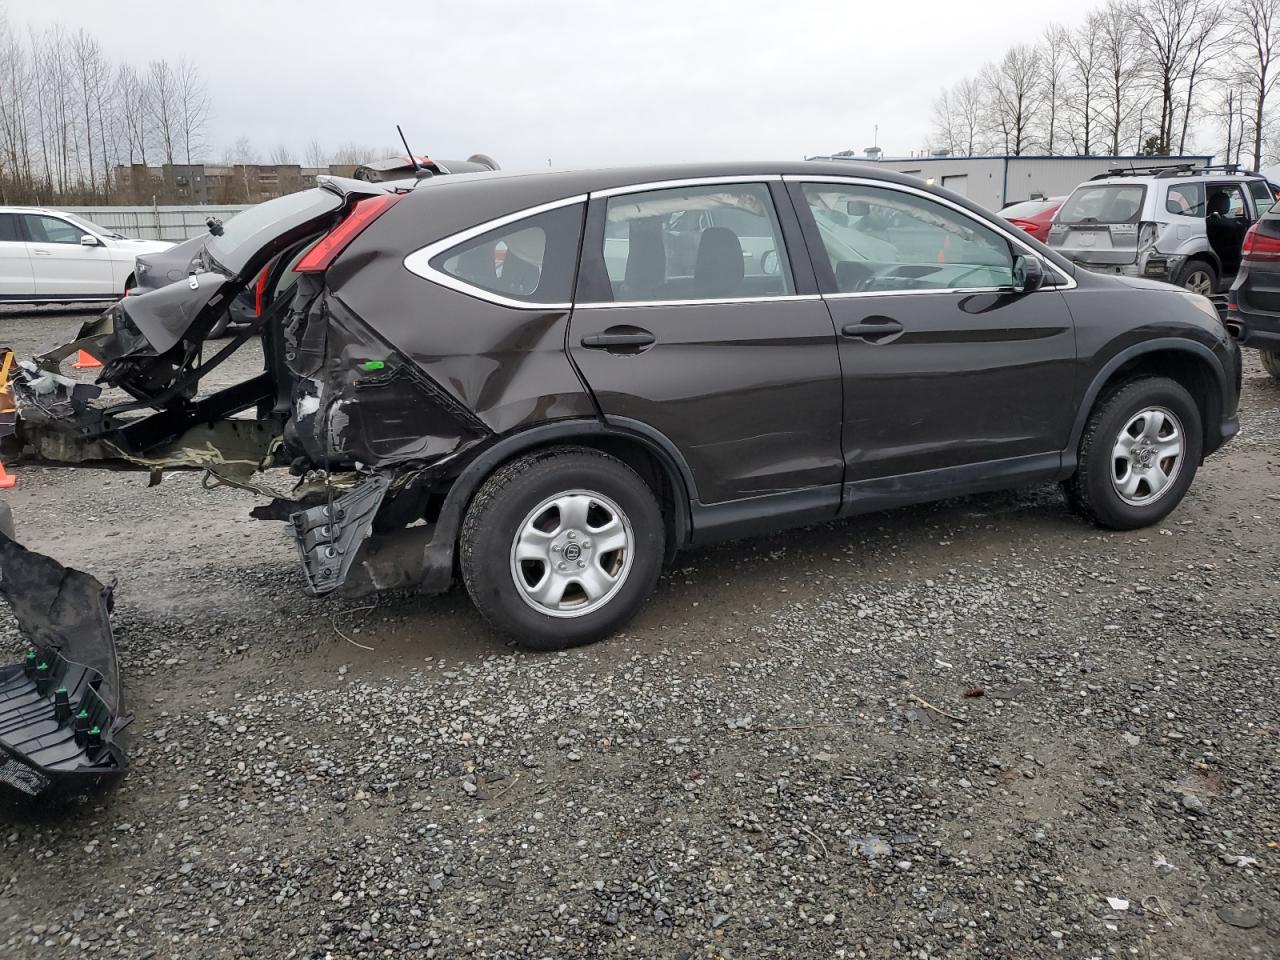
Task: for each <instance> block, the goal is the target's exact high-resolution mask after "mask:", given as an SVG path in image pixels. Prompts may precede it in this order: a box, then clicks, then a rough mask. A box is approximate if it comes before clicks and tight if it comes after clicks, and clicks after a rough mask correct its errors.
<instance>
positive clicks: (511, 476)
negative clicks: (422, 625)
mask: <svg viewBox="0 0 1280 960" xmlns="http://www.w3.org/2000/svg"><path fill="white" fill-rule="evenodd" d="M665 540H666V529H665V526H664V524H663V519H662V512H661V510H660V508H659V507H658V502H657V500H656V498H655V497H654V494H653V491H652V490H651V489H650V488H649V486H648V485H647V484H646V483H645V482H644V481H643V480H642V479H641V478H640V477H639V475H638V474H636V472H635V471H634V470H632V469H631V468H630V467H628V466H627V465H626V464H624V463H622V462H621V461H620V460H617V459H615V458H613V457H610V456H607V455H606V454H603V453H600V452H599V451H596V450H591V449H586V448H576V447H575V448H556V449H552V450H545V451H539V452H537V453H533V454H530V455H528V456H524V457H521V458H519V459H518V460H515V461H513V462H511V463H509V464H507V465H506V466H504V467H502V468H501V469H499V470H498V471H497V472H496V473H494V475H493V476H492V477H490V478H489V479H488V480H487V481H486V482H485V484H484V485H483V486H482V487H481V488H480V491H479V492H478V493H477V494H476V496H475V499H474V500H473V501H472V503H471V506H470V507H469V508H468V510H467V516H466V519H465V520H464V521H463V525H462V533H461V542H460V544H459V556H460V561H461V567H462V578H463V581H464V582H465V583H466V585H467V591H468V592H469V593H470V594H471V599H472V600H473V601H474V603H475V605H476V607H477V608H478V609H479V610H480V612H481V613H482V614H484V616H485V618H486V619H487V620H488V621H489V622H490V623H492V624H493V625H494V626H495V627H496V628H498V629H499V630H501V631H502V632H504V633H506V634H509V635H511V636H513V637H514V638H515V639H517V640H518V641H520V643H522V644H523V645H525V646H527V647H531V648H533V649H537V650H561V649H564V648H567V647H574V646H578V645H580V644H584V643H591V642H593V641H595V640H600V639H602V638H604V637H606V636H608V635H609V634H611V633H613V632H615V631H616V630H618V629H619V628H621V627H622V626H623V625H624V624H625V623H626V622H627V621H628V620H630V619H631V617H632V616H634V614H635V612H636V611H637V610H638V609H639V608H640V605H641V604H642V603H644V601H645V599H646V598H647V597H648V596H649V594H650V593H651V592H652V591H653V587H654V585H655V584H656V583H657V580H658V574H659V573H660V572H661V569H662V558H663V553H664V546H665Z"/></svg>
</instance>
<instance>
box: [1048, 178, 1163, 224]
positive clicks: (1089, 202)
mask: <svg viewBox="0 0 1280 960" xmlns="http://www.w3.org/2000/svg"><path fill="white" fill-rule="evenodd" d="M1146 196H1147V188H1146V187H1145V186H1143V185H1142V184H1140V183H1099V184H1088V183H1086V184H1084V185H1083V186H1080V187H1076V190H1075V192H1074V193H1073V194H1071V196H1070V197H1068V198H1067V202H1066V203H1064V204H1063V205H1062V209H1061V210H1059V211H1058V216H1057V217H1056V220H1057V222H1058V223H1066V224H1074V223H1137V222H1138V214H1139V213H1141V212H1142V202H1143V200H1144V199H1146Z"/></svg>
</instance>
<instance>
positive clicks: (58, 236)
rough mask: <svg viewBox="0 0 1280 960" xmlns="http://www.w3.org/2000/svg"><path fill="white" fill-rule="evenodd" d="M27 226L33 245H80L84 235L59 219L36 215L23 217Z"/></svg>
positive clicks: (31, 214) (30, 214)
mask: <svg viewBox="0 0 1280 960" xmlns="http://www.w3.org/2000/svg"><path fill="white" fill-rule="evenodd" d="M23 219H24V220H25V221H26V225H27V236H28V237H30V238H31V242H32V243H79V242H80V238H81V237H82V236H83V235H84V231H83V230H79V229H77V228H76V227H73V226H72V225H71V224H69V223H67V221H65V220H60V219H58V218H57V217H45V216H41V215H40V214H36V213H28V214H24V215H23Z"/></svg>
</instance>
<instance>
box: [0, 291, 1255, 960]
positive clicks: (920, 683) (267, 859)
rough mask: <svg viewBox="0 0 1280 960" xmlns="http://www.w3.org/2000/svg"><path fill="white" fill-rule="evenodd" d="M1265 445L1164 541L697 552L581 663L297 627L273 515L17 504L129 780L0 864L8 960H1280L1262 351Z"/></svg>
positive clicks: (1199, 499)
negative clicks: (88, 594)
mask: <svg viewBox="0 0 1280 960" xmlns="http://www.w3.org/2000/svg"><path fill="white" fill-rule="evenodd" d="M76 322H78V321H77V319H76V318H68V317H67V316H66V315H65V314H56V313H52V312H43V313H40V314H38V315H35V316H31V315H23V316H19V315H17V314H15V313H13V312H8V313H0V340H3V341H5V342H6V343H11V344H13V345H14V346H16V347H17V348H18V349H19V351H20V352H24V353H29V352H32V351H34V350H36V349H37V348H39V347H42V346H45V345H52V344H53V343H54V342H57V341H58V340H59V339H60V338H61V337H63V336H65V335H66V334H67V333H68V332H69V331H71V330H72V328H74V326H75V324H76ZM258 362H260V361H259V359H258V358H257V357H255V356H254V355H253V354H252V353H251V352H248V351H246V355H245V356H244V358H243V359H240V358H237V361H236V363H237V369H236V370H232V371H230V373H231V374H232V375H234V374H235V373H237V372H239V373H243V372H246V371H249V370H251V369H253V367H254V366H255V365H256V364H257V363H258ZM1242 420H1243V424H1244V426H1243V434H1242V436H1241V437H1240V438H1239V440H1238V441H1237V442H1235V443H1233V444H1232V445H1230V446H1229V447H1228V448H1227V449H1226V450H1225V451H1223V452H1222V453H1221V454H1219V455H1218V456H1216V457H1214V458H1213V459H1211V460H1210V461H1209V463H1208V464H1207V465H1206V466H1205V467H1204V468H1203V469H1202V471H1201V473H1200V475H1199V478H1198V479H1197V481H1196V483H1195V485H1194V487H1193V488H1192V491H1191V494H1190V495H1189V497H1188V499H1187V501H1186V502H1185V503H1184V505H1183V506H1182V507H1181V508H1180V509H1179V510H1178V511H1176V512H1175V513H1174V514H1173V516H1171V517H1170V518H1169V519H1168V520H1167V521H1166V522H1165V524H1164V525H1163V526H1161V527H1159V528H1154V529H1150V530H1144V531H1137V532H1135V533H1129V534H1116V533H1105V532H1102V531H1099V530H1096V529H1094V528H1091V527H1089V526H1086V525H1084V524H1082V523H1081V522H1079V521H1077V520H1076V519H1075V518H1073V517H1072V516H1071V515H1070V514H1069V513H1068V512H1067V511H1066V509H1065V508H1064V506H1063V503H1062V500H1061V498H1060V496H1059V495H1058V493H1057V491H1056V490H1055V489H1052V488H1045V489H1033V490H1025V491H1020V492H1018V493H1012V494H1000V495H993V496H982V497H970V498H964V499H958V500H951V501H947V502H945V503H942V504H937V505H933V506H928V507H922V508H916V509H909V510H901V511H897V512H894V513H885V514H876V515H872V516H867V517H862V518H859V519H855V520H852V521H849V522H844V523H838V524H834V523H833V524H828V525H824V526H819V527H815V528H813V529H810V530H807V531H803V532H798V533H791V534H788V535H786V536H779V537H774V538H769V539H762V540H754V541H750V542H743V543H738V544H731V545H727V546H723V547H719V548H715V549H704V550H698V551H693V552H690V553H687V554H684V555H682V556H681V557H680V559H679V561H678V565H677V567H676V569H674V570H672V571H671V572H670V573H669V574H668V575H666V576H665V577H664V578H663V581H662V583H661V585H660V587H659V589H658V591H657V594H656V595H655V596H654V598H653V599H652V601H651V602H650V603H649V605H648V607H647V608H646V610H645V611H644V612H643V614H642V615H641V616H640V618H639V619H638V620H637V621H636V622H635V623H634V624H633V626H632V629H630V630H629V631H628V632H627V634H626V635H624V636H619V637H616V638H614V639H612V640H611V641H609V642H607V643H604V644H600V645H597V646H595V647H591V648H588V649H583V650H575V651H572V652H569V653H564V654H556V655H535V654H526V653H522V652H520V651H517V650H515V649H513V648H511V647H510V646H508V645H507V644H505V643H504V642H502V641H501V640H500V639H499V638H497V637H495V636H494V635H492V634H491V633H490V632H489V631H488V630H487V629H486V628H485V626H484V625H483V624H482V623H481V622H480V621H479V620H478V618H477V617H476V615H475V614H474V613H473V612H472V610H471V609H470V605H469V603H468V601H467V599H466V596H465V594H464V593H463V592H462V591H461V590H455V591H453V592H452V593H450V594H448V595H446V596H443V597H435V598H415V597H407V596H393V597H389V598H382V599H381V600H380V601H379V602H378V603H377V605H369V604H352V603H350V602H343V601H337V600H310V599H307V598H305V597H303V596H302V593H301V577H300V575H299V573H298V572H297V570H296V569H295V566H296V561H295V557H294V554H293V550H292V547H291V545H290V543H289V542H288V541H287V539H286V538H285V535H284V532H283V528H282V527H280V526H277V525H274V524H263V523H256V522H254V521H251V520H249V519H248V517H247V514H248V509H249V507H250V506H251V504H252V502H253V500H252V498H251V497H250V496H249V495H248V494H243V493H241V492H239V491H234V490H228V489H219V490H214V491H205V490H202V489H201V484H200V480H199V478H198V477H196V476H190V475H181V476H170V477H166V478H165V480H164V482H163V483H162V484H161V485H160V486H159V487H157V488H153V489H148V488H147V486H146V479H145V477H144V476H143V475H136V474H124V473H107V472H97V471H55V470H41V469H35V468H28V469H20V470H19V472H18V477H19V486H18V488H17V489H16V490H15V491H12V494H11V496H10V498H9V499H10V502H11V503H12V505H13V507H14V511H15V514H16V516H17V519H18V529H19V536H20V537H22V538H23V539H24V541H25V542H27V543H28V544H29V545H32V546H36V547H37V548H39V549H41V550H44V551H46V552H48V553H51V554H52V555H54V556H56V557H58V558H59V559H61V560H63V561H64V562H68V563H74V564H76V565H78V566H80V567H81V568H82V569H86V570H88V571H90V572H92V573H93V574H95V575H96V576H98V577H99V578H100V579H102V580H104V581H109V580H110V579H111V578H113V577H116V578H118V579H119V588H118V591H117V606H116V616H115V624H116V629H117V636H118V639H119V645H120V652H121V658H122V663H123V671H124V677H125V688H126V696H127V697H128V698H129V700H130V703H131V706H132V709H133V710H134V711H135V713H136V716H137V720H136V723H135V724H134V728H133V743H132V757H133V760H134V763H135V769H134V771H133V773H132V774H131V775H130V777H129V778H128V779H127V780H126V781H125V782H124V784H123V785H122V786H121V787H120V788H119V789H118V790H117V791H115V792H114V793H113V794H112V795H109V796H100V797H96V798H93V799H91V800H89V801H86V802H83V803H81V804H78V805H73V806H71V807H68V808H62V809H58V810H54V811H48V812H45V813H44V814H42V815H40V816H37V817H35V818H29V819H25V820H22V821H21V822H16V823H13V824H11V825H8V826H0V956H6V957H24V958H25V957H74V956H80V955H83V954H95V955H104V956H112V957H115V956H121V957H136V958H143V957H183V958H195V957H258V958H264V957H300V958H301V957H308V958H311V957H315V958H320V957H375V956H381V957H400V956H404V957H455V956H474V957H492V958H515V957H564V956H588V957H592V956H621V955H626V956H636V957H646V958H647V957H682V958H693V957H736V958H748V957H771V956H777V957H788V958H796V957H877V958H879V957H910V958H925V957H997V958H1018V960H1022V958H1030V957H1041V956H1044V957H1073V958H1075V957H1078V958H1093V957H1107V956H1128V957H1142V958H1197V960H1199V958H1208V957H1214V958H1216V957H1221V958H1232V960H1236V958H1246V957H1258V958H1264V957H1265V958H1275V957H1280V881H1278V878H1280V763H1278V761H1277V757H1278V756H1280V753H1278V747H1280V707H1278V706H1277V690H1278V689H1280V656H1277V651H1278V650H1280V639H1278V638H1277V631H1278V630H1280V585H1278V578H1277V573H1278V572H1280V554H1278V552H1277V550H1276V542H1277V535H1278V534H1280V485H1278V484H1277V482H1276V481H1277V475H1278V474H1280V384H1277V383H1276V382H1274V381H1272V380H1270V379H1268V378H1266V377H1265V376H1264V375H1263V374H1262V373H1261V370H1260V368H1259V366H1258V364H1257V360H1256V356H1255V355H1253V354H1249V355H1248V360H1247V366H1246V374H1245V396H1244V401H1243V409H1242ZM0 645H2V646H3V647H4V648H6V649H9V648H12V649H16V648H17V647H18V645H19V642H18V639H17V636H16V631H15V630H14V627H13V624H12V622H11V621H10V620H8V619H7V618H6V619H3V620H0Z"/></svg>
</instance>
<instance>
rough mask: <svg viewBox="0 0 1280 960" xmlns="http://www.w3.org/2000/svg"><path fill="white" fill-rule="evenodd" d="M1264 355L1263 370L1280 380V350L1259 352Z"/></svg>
mask: <svg viewBox="0 0 1280 960" xmlns="http://www.w3.org/2000/svg"><path fill="white" fill-rule="evenodd" d="M1258 352H1259V353H1260V354H1262V369H1263V370H1265V371H1267V373H1269V374H1271V376H1273V377H1275V378H1276V379H1277V380H1280V350H1259V351H1258Z"/></svg>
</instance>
